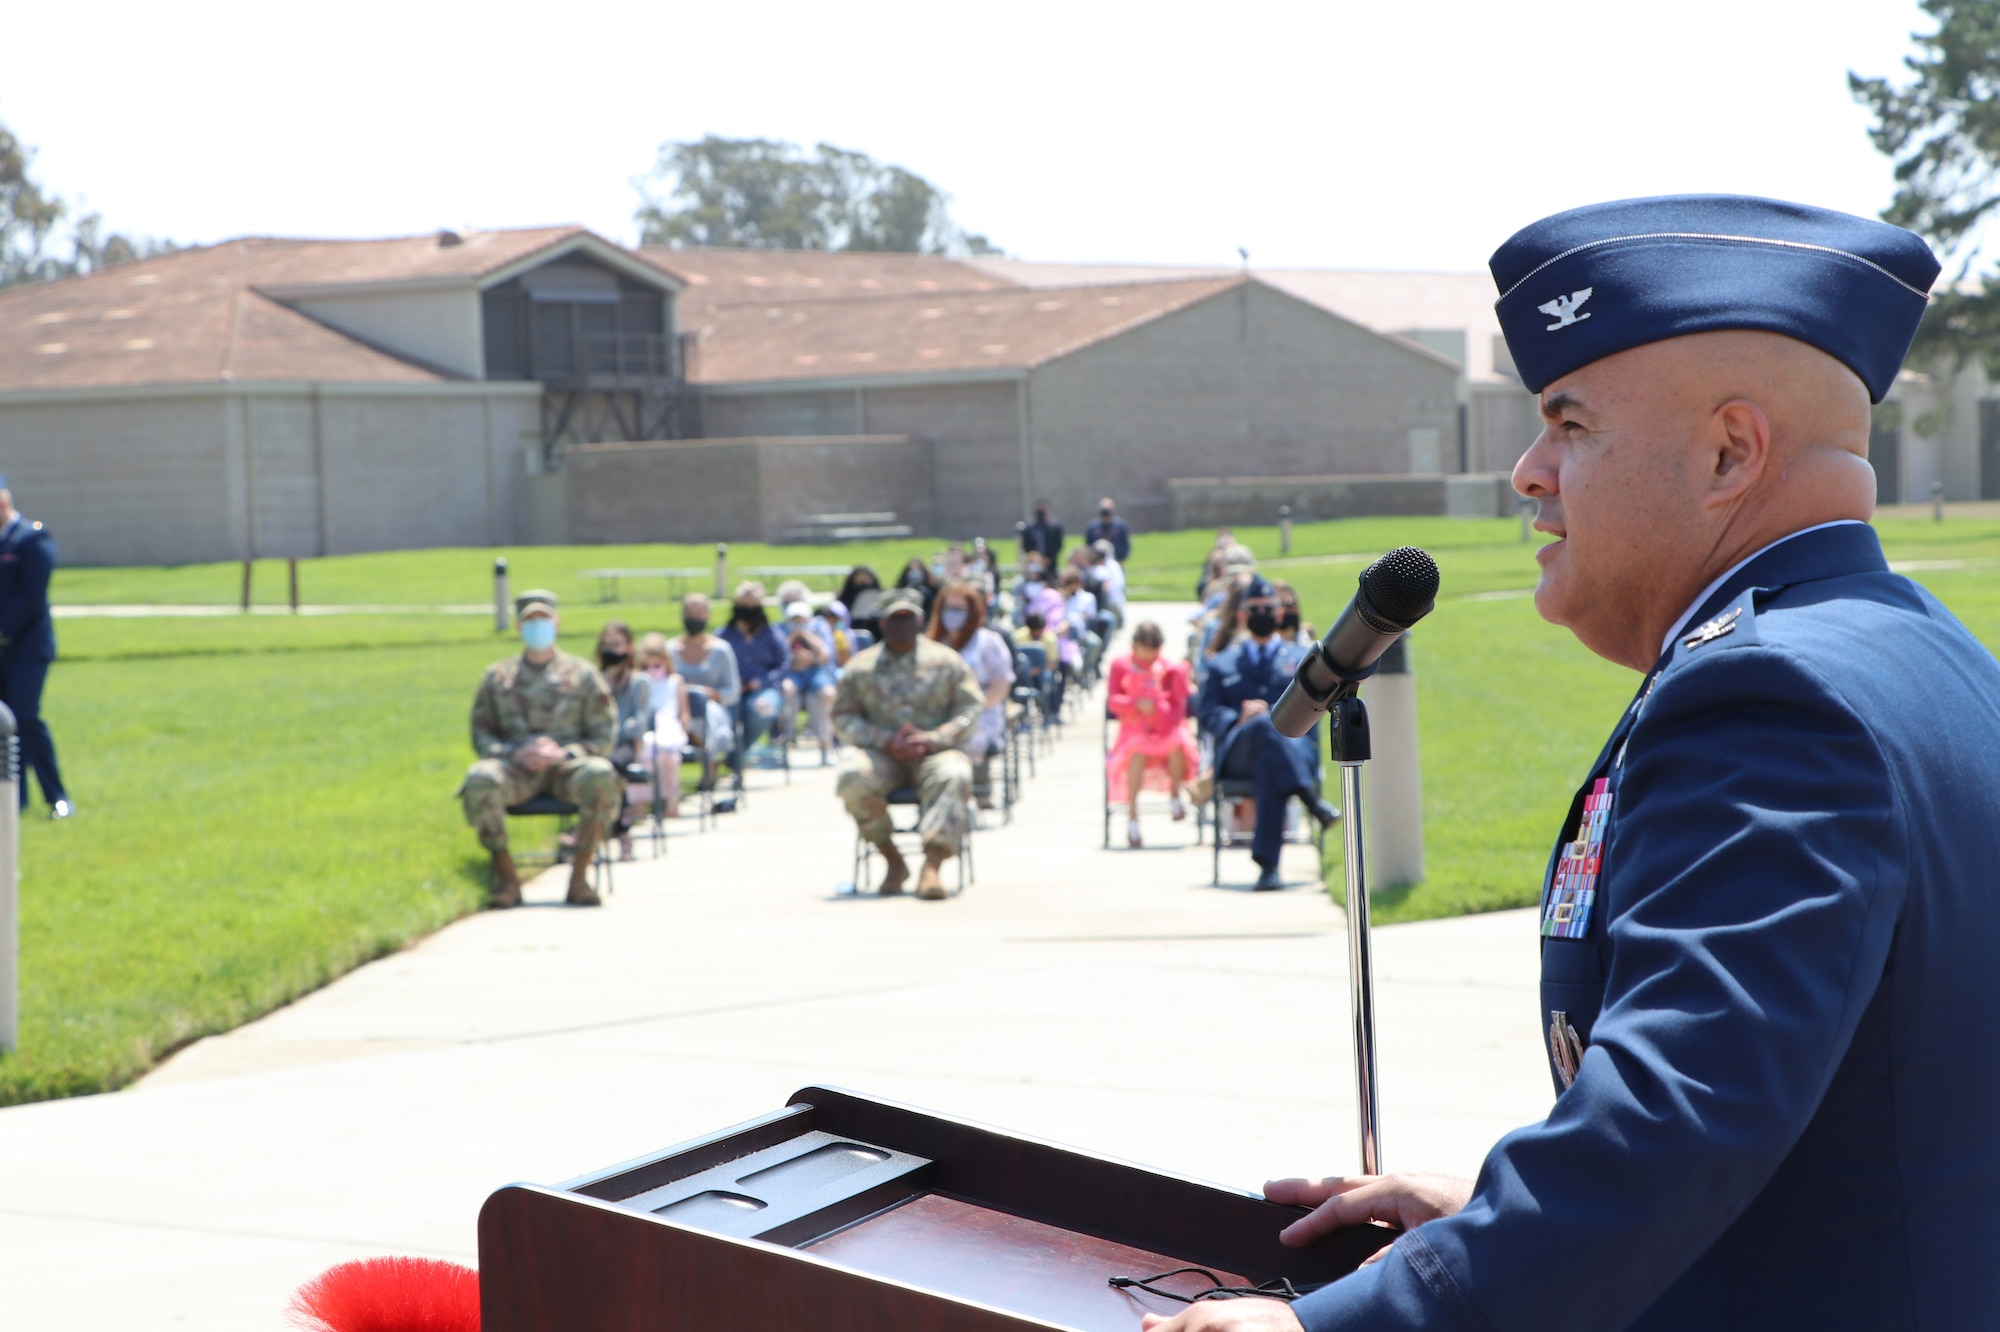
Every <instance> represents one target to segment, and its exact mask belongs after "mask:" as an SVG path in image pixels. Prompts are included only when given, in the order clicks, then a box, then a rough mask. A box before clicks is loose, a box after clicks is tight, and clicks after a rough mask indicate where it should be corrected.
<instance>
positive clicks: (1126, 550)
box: [1083, 495, 1132, 564]
mask: <svg viewBox="0 0 2000 1332" xmlns="http://www.w3.org/2000/svg"><path fill="white" fill-rule="evenodd" d="M1083 540H1084V544H1085V545H1092V546H1094V545H1096V544H1097V543H1098V542H1100V541H1102V542H1105V543H1106V544H1108V545H1109V546H1110V547H1111V553H1112V556H1113V558H1115V559H1116V560H1117V561H1118V562H1119V563H1120V564H1123V563H1124V562H1125V558H1126V557H1127V556H1128V555H1130V554H1131V553H1132V529H1131V528H1130V527H1128V526H1126V525H1125V520H1124V519H1123V518H1120V517H1119V516H1118V506H1117V505H1116V504H1114V503H1112V502H1111V496H1109V495H1106V496H1105V497H1104V498H1103V499H1101V500H1099V501H1097V521H1096V522H1094V523H1092V524H1091V525H1090V526H1089V527H1086V528H1084V529H1083Z"/></svg>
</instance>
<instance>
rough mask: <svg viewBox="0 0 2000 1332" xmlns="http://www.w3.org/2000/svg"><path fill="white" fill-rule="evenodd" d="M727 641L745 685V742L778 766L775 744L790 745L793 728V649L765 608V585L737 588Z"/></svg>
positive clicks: (764, 760) (763, 760)
mask: <svg viewBox="0 0 2000 1332" xmlns="http://www.w3.org/2000/svg"><path fill="white" fill-rule="evenodd" d="M722 641H723V642H724V643H726V644H728V645H729V650H730V651H731V652H733V653H735V654H736V672H737V674H738V676H739V677H740V678H741V679H742V682H743V704H742V706H741V707H740V708H739V709H738V711H739V713H740V714H741V717H742V732H741V734H742V738H743V743H744V744H745V746H747V747H749V748H751V749H753V750H755V751H757V755H758V757H759V759H760V761H761V763H762V764H765V765H768V764H772V763H775V762H776V761H777V760H776V759H775V758H773V757H772V752H771V749H770V746H771V745H772V744H773V743H774V742H775V743H780V744H782V743H784V742H785V740H786V739H787V737H788V735H789V732H790V729H791V728H790V726H789V725H788V724H787V723H788V722H789V721H790V717H791V713H790V712H789V711H788V710H787V706H786V696H785V672H786V671H788V670H790V669H791V650H790V648H789V647H788V646H787V645H786V643H785V638H784V635H782V634H780V633H779V632H778V630H777V627H776V626H775V625H773V624H772V623H771V621H770V617H769V615H768V614H767V613H766V611H765V610H764V589H763V587H762V585H761V584H756V583H746V584H744V585H743V586H741V587H739V588H737V589H736V599H735V601H734V602H733V603H732V604H731V605H730V608H729V624H728V626H727V627H726V628H724V629H723V631H722ZM795 704H796V701H795V700H794V705H795Z"/></svg>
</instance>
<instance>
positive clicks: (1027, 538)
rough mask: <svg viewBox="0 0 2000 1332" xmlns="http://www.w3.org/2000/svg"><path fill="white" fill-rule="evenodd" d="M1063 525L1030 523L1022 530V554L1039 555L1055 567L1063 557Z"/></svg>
mask: <svg viewBox="0 0 2000 1332" xmlns="http://www.w3.org/2000/svg"><path fill="white" fill-rule="evenodd" d="M1062 543H1063V529H1062V524H1061V523H1058V522H1054V521H1050V522H1046V523H1029V524H1028V525H1027V526H1026V527H1024V528H1022V529H1021V553H1022V554H1023V555H1027V554H1030V553H1033V554H1037V555H1040V556H1042V558H1044V559H1046V560H1047V561H1048V562H1049V564H1050V565H1051V566H1053V565H1054V564H1055V562H1056V560H1057V559H1059V558H1060V557H1061V555H1062Z"/></svg>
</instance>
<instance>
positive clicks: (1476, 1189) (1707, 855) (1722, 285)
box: [1149, 196, 2000, 1332]
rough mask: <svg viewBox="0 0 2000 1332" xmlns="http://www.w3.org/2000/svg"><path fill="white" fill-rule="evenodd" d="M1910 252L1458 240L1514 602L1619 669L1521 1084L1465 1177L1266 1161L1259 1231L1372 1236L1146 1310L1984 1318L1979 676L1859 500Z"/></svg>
mask: <svg viewBox="0 0 2000 1332" xmlns="http://www.w3.org/2000/svg"><path fill="white" fill-rule="evenodd" d="M1937 272H1938V265H1937V262H1936V260H1935V259H1934V258H1933V257H1932V255H1931V253H1930V251H1929V249H1928V248H1927V247H1926V246H1925V245H1924V244H1923V242H1922V241H1921V240H1919V239H1918V238H1917V237H1915V236H1913V235H1911V234H1909V233H1908V232H1904V231H1901V230H1899V229H1897V228H1894V227H1890V226H1887V225H1884V224H1882V223H1878V222H1871V221H1865V220H1863V219H1860V218H1853V217H1846V216H1843V215H1841V214H1837V213H1829V212H1825V211H1823V210H1819V209H1813V208H1805V207H1800V206H1797V205H1791V204H1781V203H1776V202H1773V201H1769V200H1761V199H1744V198H1735V197H1717V196H1698V197H1684V198H1671V199H1640V200H1631V201H1627V202H1623V203H1615V204H1605V205H1600V206H1597V207H1593V208H1585V209H1579V210H1576V211H1573V212H1569V213H1563V214H1559V215H1557V216H1555V217H1552V218H1548V219H1546V220H1544V221H1542V222H1539V223H1536V224H1535V225H1533V226H1530V227H1528V228H1527V229H1525V230H1524V231H1522V232H1520V233H1518V234H1517V235H1516V236H1514V237H1513V239H1511V240H1509V241H1508V242H1507V244H1506V245H1504V246H1502V247H1501V249H1500V250H1499V251H1498V252H1497V253H1496V254H1495V255H1494V257H1493V274H1494V277H1495V279H1496V281H1497V283H1498V285H1499V288H1500V293H1501V296H1500V301H1499V306H1498V309H1499V314H1500V319H1501V325H1502V327H1503V329H1504V330H1505V333H1506V336H1507V341H1508V346H1509V348H1510V350H1512V352H1513V354H1514V360H1515V364H1516V365H1517V366H1519V367H1520V369H1521V374H1522V379H1523V382H1524V383H1526V385H1527V386H1528V387H1529V389H1530V390H1532V391H1535V392H1537V393H1539V394H1540V397H1541V412H1542V420H1543V423H1544V428H1543V431H1542V434H1541V436H1540V438H1538V439H1537V440H1536V441H1535V443H1534V445H1533V446H1532V447H1530V449H1529V450H1528V452H1527V454H1526V455H1525V456H1524V457H1523V458H1522V459H1521V462H1520V464H1519V465H1518V466H1517V467H1516V469H1515V473H1514V483H1515V487H1516V488H1517V489H1518V490H1520V491H1521V493H1523V494H1524V495H1528V496H1531V497H1533V498H1535V499H1537V500H1539V501H1540V502H1541V517H1540V520H1539V521H1538V522H1537V524H1536V526H1538V527H1539V528H1541V529H1542V530H1543V531H1546V532H1549V533H1552V534H1553V535H1554V536H1556V537H1557V538H1558V539H1557V540H1556V541H1555V542H1554V543H1552V544H1550V545H1547V546H1544V547H1543V548H1542V549H1541V551H1540V552H1539V554H1538V558H1539V560H1540V563H1541V566H1542V577H1541V582H1540V584H1539V586H1538V587H1537V588H1536V591H1535V602H1536V606H1537V609H1539V610H1540V612H1541V613H1542V615H1543V616H1544V617H1545V618H1547V619H1549V620H1551V621H1554V622H1555V623H1557V624H1561V625H1564V626H1566V627H1567V628H1569V629H1570V630H1571V631H1572V632H1573V633H1574V634H1575V635H1576V636H1577V638H1578V639H1579V640H1580V641H1581V642H1582V643H1583V644H1584V645H1585V646H1586V647H1588V648H1590V649H1591V650H1592V651H1593V652H1595V653H1597V654H1598V655H1599V656H1602V657H1605V658H1607V659H1609V660H1611V661H1615V662H1618V663H1620V664H1622V665H1625V666H1629V667H1631V668H1632V669H1633V670H1634V671H1635V672H1639V673H1641V679H1640V683H1639V687H1638V690H1637V693H1636V696H1635V697H1634V699H1633V701H1632V704H1631V706H1630V708H1628V709H1627V710H1626V712H1625V713H1624V715H1623V716H1622V717H1621V718H1620V719H1619V720H1618V722H1617V725H1616V726H1615V728H1614V729H1613V731H1612V734H1611V738H1610V740H1609V741H1608V742H1607V743H1606V745H1605V747H1604V751H1603V752H1602V753H1601V754H1600V755H1599V757H1598V759H1597V761H1596V763H1595V764H1594V765H1593V766H1592V768H1591V770H1590V772H1589V774H1588V776H1587V777H1586V779H1585V781H1584V784H1583V786H1582V788H1581V789H1580V790H1579V791H1578V792H1577V795H1576V798H1575V799H1574V800H1573V801H1572V803H1571V806H1570V812H1569V816H1568V819H1567V821H1566V822H1565V824H1564V826H1563V828H1562V829H1561V832H1560V835H1559V838H1558V841H1557V849H1556V853H1555V855H1554V856H1553V857H1552V859H1551V862H1550V868H1549V872H1548V874H1547V877H1546V878H1545V880H1544V887H1543V896H1542V910H1541V913H1540V920H1541V926H1540V933H1541V951H1542V985H1541V995H1540V1000H1541V1002H1540V1004H1539V1005H1538V1012H1537V1013H1536V1015H1535V1022H1536V1027H1537V1030H1538V1032H1539V1033H1540V1034H1542V1036H1543V1038H1544V1040H1545V1043H1546V1046H1547V1051H1548V1055H1549V1065H1550V1072H1551V1076H1552V1078H1553V1080H1554V1087H1555V1090H1556V1093H1557V1099H1556V1104H1555V1108H1554V1109H1553V1110H1552V1111H1551V1112H1550V1114H1549V1116H1548V1118H1547V1119H1546V1120H1545V1121H1543V1122H1542V1123H1540V1124H1535V1125H1532V1126H1530V1127H1528V1128H1524V1129H1521V1130H1519V1131H1517V1132H1515V1133H1511V1134H1509V1135H1508V1136H1507V1137H1505V1138H1503V1139H1502V1140H1501V1141H1500V1143H1499V1144H1498V1145H1497V1146H1496V1147H1495V1148H1494V1149H1493V1151H1492V1152H1491V1153H1490V1154H1489V1155H1488V1157H1487V1159H1486V1162H1485V1165H1484V1166H1483V1167H1482V1169H1481V1171H1480V1175H1479V1179H1478V1180H1477V1182H1476V1183H1474V1182H1468V1181H1460V1180H1450V1179H1443V1178H1440V1177H1436V1176H1405V1175H1388V1176H1382V1177H1379V1178H1355V1179H1331V1180H1322V1181H1306V1180H1287V1181H1281V1182H1278V1183H1274V1184H1271V1185H1267V1186H1266V1193H1267V1195H1268V1196H1269V1197H1271V1198H1272V1199H1274V1200H1277V1201H1282V1202H1290V1203H1297V1204H1303V1205H1307V1206H1313V1207H1314V1208H1315V1210H1314V1211H1313V1213H1312V1214H1311V1215H1310V1216H1308V1217H1304V1218H1302V1219H1301V1220H1299V1221H1298V1222H1295V1223H1294V1224H1293V1225H1292V1226H1291V1227H1290V1228H1289V1229H1288V1230H1287V1232H1286V1234H1285V1239H1286V1240H1287V1241H1288V1242H1292V1243H1305V1242H1309V1241H1310V1240H1311V1239H1312V1238H1314V1237H1316V1236H1318V1235H1319V1234H1322V1233H1324V1232H1325V1231H1327V1230H1329V1229H1331V1228H1333V1227H1334V1226H1337V1225H1347V1224H1353V1223H1356V1222H1359V1221H1363V1220H1366V1219H1369V1218H1377V1219H1382V1220H1386V1221H1390V1222H1392V1223H1394V1224H1396V1225H1399V1226H1401V1227H1402V1228H1403V1230H1404V1233H1403V1234H1402V1235H1401V1236H1400V1237H1399V1238H1398V1239H1397V1240H1396V1241H1395V1243H1394V1244H1393V1245H1392V1246H1391V1247H1390V1248H1388V1249H1387V1250H1386V1251H1385V1252H1384V1253H1383V1255H1382V1256H1381V1259H1380V1261H1378V1262H1375V1263H1373V1264H1372V1265H1370V1266H1366V1267H1364V1268H1363V1269H1362V1270H1361V1271H1360V1272H1358V1273H1356V1274H1355V1275H1353V1276H1350V1277H1348V1278H1345V1279H1343V1280H1341V1281H1337V1282H1335V1283H1333V1284H1332V1285H1331V1286H1328V1287H1326V1288H1325V1289H1323V1290H1321V1291H1318V1292H1316V1293H1314V1294H1312V1295H1310V1296H1308V1297H1307V1298H1305V1299H1303V1300H1301V1301H1299V1302H1298V1303H1297V1304H1295V1305H1291V1306H1285V1305H1281V1304H1276V1303H1272V1302H1268V1301H1260V1302H1257V1303H1256V1304H1255V1306H1254V1307H1252V1306H1251V1304H1250V1302H1245V1306H1244V1307H1243V1308H1239V1309H1216V1310H1196V1311H1193V1312H1191V1313H1189V1314H1187V1315H1183V1316H1182V1317H1181V1318H1180V1319H1178V1320H1174V1321H1173V1322H1172V1323H1170V1324H1169V1327H1170V1328H1171V1329H1172V1332H1193V1330H1194V1329H1223V1328H1231V1329H1239V1330H1244V1332H1247V1330H1248V1329H1253V1328H1254V1329H1271V1330H1275V1329H1296V1328H1299V1327H1304V1328H1306V1329H1310V1330H1311V1332H1331V1330H1332V1329H1344V1328H1370V1329H1412V1328H1463V1327H1490V1328H1530V1327H1533V1328H1541V1327H1563V1328H1585V1329H1598V1328H1601V1329H1605V1330H1606V1332H1610V1330H1611V1329H1621V1328H1630V1329H1635V1330H1642V1332H1655V1330H1656V1329H1693V1328H1699V1329H1703V1330H1704V1332H1734V1330H1736V1329H1745V1330H1748V1329H1757V1330H1758V1332H1764V1330H1765V1329H1770V1328H1779V1327H1784V1328H1794V1327H1797V1328H1806V1327H1825V1328H1836V1327H1837V1328H1841V1329H1855V1328H1898V1329H1920V1330H1922V1329H1954V1330H1956V1329H1964V1328H1975V1327H1976V1328H1992V1327H2000V1269H1996V1266H1995V1264H1994V1261H1993V1259H1994V1255H1995V1254H1996V1253H2000V1208H1996V1207H1995V1205H1994V1200H1995V1198H1996V1197H2000V1131H1996V1125H2000V986H1996V985H1995V984H1994V982H1993V980H1992V971H1993V965H1994V962H1993V960H1994V958H1995V957H2000V898H1996V896H1995V893H1994V887H1995V874H1996V870H1995V867H1996V866H2000V817H1996V815H2000V664H1996V663H1995V661H1994V659H1993V656H1992V654H1990V653H1989V652H1988V651H1987V650H1986V649H1985V648H1983V647H1981V646H1980V644H1979V643H1978V642H1977V641H1975V640H1974V639H1973V638H1972V636H1971V635H1970V634H1969V633H1967V632H1966V630H1965V629H1964V627H1963V626H1961V625H1960V624H1959V623H1958V622H1957V621H1956V620H1955V619H1953V618H1952V616H1951V615H1950V614H1949V613H1948V612H1947V611H1946V610H1945V609H1944V608H1943V607H1942V606H1941V605H1939V604H1938V602H1937V601H1936V600H1935V599H1934V598H1932V597H1931V596H1930V595H1929V594H1928V593H1926V592H1925V591H1924V590H1923V589H1921V588H1919V587H1917V586H1915V585H1913V584H1912V583H1910V582H1908V581H1907V580H1905V579H1903V578H1901V577H1898V576H1896V575H1894V574H1892V573H1890V572H1889V568H1888V565H1887V563H1886V562H1885V561H1884V560H1883V557H1882V551H1881V547H1880V545H1879V543H1878V542H1877V540H1876V537H1875V533H1874V531H1873V530H1872V529H1871V528H1869V527H1868V526H1867V525H1866V524H1865V521H1864V520H1865V519H1867V518H1868V517H1869V516H1870V514H1871V512H1872V508H1873V502H1874V493H1875V478H1874V475H1873V472H1872V470H1871V469H1870V468H1869V466H1868V464H1867V461H1866V458H1867V451H1868V434H1869V405H1870V402H1871V401H1874V402H1879V401H1881V399H1882V396H1883V394H1884V393H1885V392H1886V391H1887V390H1888V388H1889V386H1890V385H1891V384H1892V383H1893V382H1894V379H1895V376H1896V373H1897V370H1898V368H1899V366H1900V365H1901V363H1902V358H1903V355H1904V353H1905V351H1906V350H1907V349H1908V346H1909V341H1910V338H1911V336H1912V335H1913V334H1914V332H1915V330H1916V326H1917V321H1918V319H1919V317H1920V316H1921V315H1922V313H1923V311H1924V308H1925V303H1926V292H1927V291H1928V289H1929V287H1930V284H1931V283H1932V281H1933V280H1934V279H1935V278H1936V276H1937ZM1520 704H1521V706H1522V707H1523V709H1524V717H1527V718H1530V719H1531V718H1532V715H1533V709H1534V708H1535V707H1538V706H1539V707H1551V706H1560V705H1561V703H1560V700H1554V699H1541V700H1536V699H1523V700H1520ZM1160 1321H1161V1320H1152V1323H1153V1324H1156V1323H1158V1322H1160ZM1149 1325H1152V1324H1149Z"/></svg>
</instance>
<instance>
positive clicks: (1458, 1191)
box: [1176, 1174, 1472, 1332]
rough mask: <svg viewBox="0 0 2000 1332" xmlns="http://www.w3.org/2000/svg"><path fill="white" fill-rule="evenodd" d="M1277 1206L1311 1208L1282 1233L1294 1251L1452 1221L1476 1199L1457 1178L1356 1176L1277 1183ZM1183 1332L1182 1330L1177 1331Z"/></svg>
mask: <svg viewBox="0 0 2000 1332" xmlns="http://www.w3.org/2000/svg"><path fill="white" fill-rule="evenodd" d="M1264 1196H1265V1197H1266V1198H1269V1199H1270V1200H1271V1201H1272V1202H1274V1203H1290V1204H1291V1205H1293V1206H1295V1207H1310V1208H1312V1209H1313V1211H1312V1214H1311V1215H1309V1216H1302V1217H1300V1218H1299V1219H1298V1220H1296V1221H1294V1222H1292V1224H1290V1225H1289V1226H1286V1227H1285V1228H1284V1229H1283V1230H1281V1231H1279V1232H1278V1241H1279V1242H1280V1243H1281V1244H1288V1245H1290V1246H1292V1247H1293V1248H1298V1247H1300V1246H1302V1245H1306V1244H1310V1243H1312V1242H1313V1241H1314V1240H1316V1239H1318V1238H1319V1237H1320V1236H1322V1235H1324V1234H1326V1233H1327V1232H1328V1231H1332V1230H1337V1229H1339V1228H1340V1227H1342V1226H1358V1225H1362V1224H1364V1223H1366V1222H1369V1221H1385V1222H1387V1223H1388V1224H1390V1225H1392V1226H1395V1227H1396V1228H1397V1229H1398V1230H1415V1229H1416V1228H1417V1227H1418V1226H1420V1225H1422V1224H1423V1223H1424V1222H1426V1221H1435V1220H1437V1219H1438V1218H1439V1217H1441V1216H1450V1215H1451V1214H1452V1213H1453V1212H1456V1211H1458V1210H1459V1209H1460V1208H1462V1207H1464V1206H1465V1204H1466V1200H1467V1199H1469V1198H1471V1197H1472V1181H1471V1180H1469V1179H1457V1178H1454V1177H1453V1176H1451V1175H1410V1174H1396V1175H1351V1176H1348V1177H1345V1178H1340V1177H1335V1178H1332V1179H1322V1180H1318V1181H1314V1180H1310V1179H1274V1180H1272V1181H1271V1182H1270V1183H1268V1184H1266V1185H1265V1186H1264ZM1388 1252H1389V1250H1388V1249H1387V1248H1382V1249H1378V1250H1377V1251H1376V1252H1375V1254H1374V1256H1372V1257H1370V1258H1369V1259H1368V1260H1367V1262H1364V1263H1363V1264H1362V1266H1363V1267H1366V1266H1367V1265H1368V1263H1373V1262H1378V1261H1380V1260H1381V1258H1382V1256H1383V1255H1384V1254H1386V1253H1388ZM1176 1332H1178V1329H1176Z"/></svg>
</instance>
